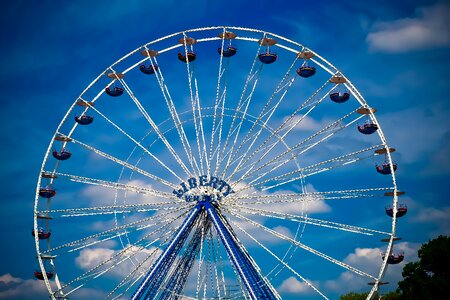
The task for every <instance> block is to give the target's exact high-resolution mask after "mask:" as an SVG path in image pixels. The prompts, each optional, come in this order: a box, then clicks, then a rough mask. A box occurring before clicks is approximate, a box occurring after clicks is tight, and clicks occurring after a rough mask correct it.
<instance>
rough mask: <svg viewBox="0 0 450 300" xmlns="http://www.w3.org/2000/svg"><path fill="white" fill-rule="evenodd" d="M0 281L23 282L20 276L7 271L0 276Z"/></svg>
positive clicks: (7, 282)
mask: <svg viewBox="0 0 450 300" xmlns="http://www.w3.org/2000/svg"><path fill="white" fill-rule="evenodd" d="M0 282H2V283H5V284H9V283H19V282H22V280H21V279H20V278H16V277H13V276H12V275H11V274H9V273H7V274H4V275H2V276H0Z"/></svg>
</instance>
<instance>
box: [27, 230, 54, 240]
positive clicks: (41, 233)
mask: <svg viewBox="0 0 450 300" xmlns="http://www.w3.org/2000/svg"><path fill="white" fill-rule="evenodd" d="M37 232H38V238H39V239H40V240H45V239H48V238H49V237H50V235H51V232H50V231H48V232H47V231H45V230H44V229H43V228H39V229H38V231H37ZM31 234H32V235H33V236H35V232H34V230H32V231H31Z"/></svg>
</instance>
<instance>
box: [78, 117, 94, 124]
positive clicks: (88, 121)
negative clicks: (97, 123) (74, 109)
mask: <svg viewBox="0 0 450 300" xmlns="http://www.w3.org/2000/svg"><path fill="white" fill-rule="evenodd" d="M93 121H94V117H91V116H86V115H83V116H81V117H79V116H76V117H75V122H77V123H78V124H80V125H89V124H91V123H92V122H93Z"/></svg>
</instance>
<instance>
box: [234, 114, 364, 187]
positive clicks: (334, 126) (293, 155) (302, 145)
mask: <svg viewBox="0 0 450 300" xmlns="http://www.w3.org/2000/svg"><path fill="white" fill-rule="evenodd" d="M353 113H354V112H350V113H349V114H347V115H345V116H344V117H342V118H340V119H339V120H337V121H335V122H333V123H331V124H329V125H328V126H326V127H325V128H323V129H321V130H319V131H318V132H316V133H315V134H313V135H311V136H310V137H308V138H306V139H304V140H303V141H301V142H299V143H297V144H296V145H295V146H294V147H292V148H289V149H288V150H286V151H285V152H283V153H281V154H279V155H277V156H276V157H274V158H273V159H271V160H269V161H268V162H266V163H264V164H263V165H261V166H260V167H258V168H257V169H255V170H253V171H252V172H250V173H248V174H247V175H246V177H242V179H241V181H242V180H244V179H246V178H249V177H250V176H252V175H254V174H255V175H257V174H259V175H258V176H257V177H256V178H255V179H253V182H256V181H257V180H259V179H261V178H262V177H264V176H266V175H267V174H269V173H271V172H274V171H276V170H278V169H279V168H280V167H282V166H284V165H286V163H288V162H290V161H292V160H295V159H297V157H299V156H300V155H302V154H304V153H306V152H308V151H310V150H311V149H313V148H314V147H317V146H318V145H320V144H322V143H323V142H325V141H326V140H328V139H330V138H331V137H333V136H334V135H335V134H336V133H337V132H339V131H341V130H343V129H345V128H347V127H349V126H350V125H351V124H353V123H355V122H356V121H357V120H359V119H360V118H361V116H360V117H357V118H356V119H353V120H351V121H350V122H349V123H348V124H345V125H342V124H341V122H342V121H343V120H344V119H346V118H348V117H349V116H350V115H352V114H353ZM339 124H341V125H339ZM322 134H326V135H325V136H324V137H322V138H321V139H319V140H317V141H315V142H310V141H311V140H313V139H315V138H316V137H319V136H320V135H322ZM307 142H310V143H309V144H306V143H307ZM296 150H298V151H297V152H294V151H296ZM288 155H290V157H289V158H285V157H286V156H288ZM282 159H284V160H282ZM280 160H282V161H281V163H279V164H278V165H277V166H275V167H271V168H270V169H269V170H268V171H266V172H263V173H258V172H259V171H261V170H262V169H263V168H265V167H267V166H270V165H272V164H273V163H274V162H278V161H280ZM237 183H238V182H235V183H234V184H237ZM251 186H253V185H251Z"/></svg>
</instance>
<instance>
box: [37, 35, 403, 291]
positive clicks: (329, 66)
mask: <svg viewBox="0 0 450 300" xmlns="http://www.w3.org/2000/svg"><path fill="white" fill-rule="evenodd" d="M219 29H221V30H224V31H226V30H227V29H230V30H237V31H239V30H241V31H246V30H247V31H250V32H257V33H262V34H264V36H265V35H269V36H272V37H275V38H277V39H281V40H283V41H285V42H289V43H292V44H294V45H296V46H299V47H301V48H302V50H303V49H307V50H308V51H311V52H312V53H314V55H315V57H317V59H320V60H321V61H317V60H314V59H312V60H313V61H314V62H315V63H317V64H318V65H319V66H320V67H321V68H322V69H323V70H325V71H327V72H328V73H330V75H331V76H335V75H339V76H342V77H344V78H345V79H346V83H345V86H346V87H347V88H348V89H349V90H350V91H351V92H352V94H353V95H354V96H355V99H356V100H357V101H358V102H359V103H360V104H361V106H362V107H366V108H370V106H368V104H367V103H366V101H365V99H364V98H363V97H362V95H361V94H360V93H359V91H358V90H357V89H356V88H355V87H354V86H353V84H352V83H351V82H350V81H349V80H348V78H346V77H345V75H343V74H342V73H341V72H340V71H339V70H338V69H337V68H335V67H334V66H333V65H332V64H331V63H329V62H328V61H326V60H325V59H323V58H322V57H321V56H319V55H318V54H317V53H315V52H314V51H312V50H311V49H309V48H307V47H305V46H303V45H302V44H299V43H296V42H294V41H291V40H289V39H287V38H284V37H282V36H279V35H276V34H273V33H271V32H267V31H263V30H257V29H251V28H245V27H233V26H230V27H228V26H216V27H201V28H195V29H189V30H185V31H180V32H177V33H173V34H170V35H166V36H164V37H162V38H159V39H156V40H153V41H151V42H149V43H147V44H144V45H143V46H141V47H138V48H137V49H136V50H133V51H131V52H129V53H128V54H127V55H125V56H123V57H122V58H120V59H119V60H117V61H116V62H115V63H113V64H112V65H110V66H109V67H108V68H106V70H105V71H104V72H103V73H101V74H100V75H99V76H98V77H97V78H96V79H95V80H94V81H93V82H91V83H90V84H89V85H88V86H87V88H86V89H85V90H84V91H83V92H82V93H81V94H80V96H79V97H77V99H76V100H75V101H74V103H73V104H72V106H71V107H70V108H69V110H68V111H67V113H66V115H65V116H64V117H63V119H62V121H61V122H60V124H59V125H58V127H57V129H56V131H55V133H54V135H53V138H52V140H51V142H50V144H49V147H48V149H47V151H46V154H45V155H44V159H43V163H42V167H41V171H40V175H39V176H38V182H37V186H36V194H35V195H36V196H35V206H34V226H33V227H34V232H35V233H36V232H37V230H38V217H39V210H38V201H39V188H40V187H41V179H42V173H43V172H45V171H47V169H46V168H45V165H46V162H47V160H48V158H49V156H50V153H51V148H52V147H53V145H54V143H55V139H56V137H57V136H58V134H59V130H60V128H61V126H62V125H63V124H64V123H65V122H66V120H67V118H68V116H69V115H70V113H71V112H72V111H73V110H74V107H75V105H76V103H77V102H78V101H80V100H81V101H84V100H83V95H84V94H85V92H86V91H87V90H89V89H90V87H92V86H93V85H94V84H95V83H96V82H97V81H98V80H99V78H101V77H102V76H104V74H105V73H106V72H107V71H111V70H113V67H114V66H116V65H117V64H118V63H120V62H122V61H123V60H125V59H126V58H128V57H129V56H131V55H133V54H135V53H136V52H138V51H142V49H147V48H148V47H149V46H151V45H153V44H156V43H158V42H160V41H162V40H165V39H169V38H171V37H175V36H178V35H184V36H186V34H187V33H194V32H203V31H209V30H211V31H214V30H219ZM211 40H220V38H217V37H214V38H206V39H205V40H202V39H198V40H197V42H198V43H202V42H209V41H211ZM236 40H241V41H245V39H240V37H239V36H238V37H236ZM251 41H253V40H251ZM181 46H182V45H177V47H181ZM277 46H278V47H281V48H282V49H284V50H286V51H290V52H293V53H297V52H298V51H297V52H296V51H295V50H293V49H290V48H289V47H288V46H285V47H283V45H280V44H277ZM173 47H174V46H172V47H169V48H170V49H169V48H166V49H162V50H161V51H158V53H164V52H167V51H170V50H173V49H174V48H173ZM175 48H176V47H175ZM145 60H146V59H145V58H144V59H143V61H145ZM321 62H323V63H324V64H325V65H322V64H321ZM139 63H140V62H139ZM188 64H189V63H188ZM136 65H137V64H136ZM136 65H134V67H132V68H129V69H128V70H125V71H124V72H123V74H126V73H127V72H128V71H129V70H131V69H134V68H135V67H136ZM333 71H334V72H333ZM121 74H122V73H121ZM101 94H102V92H100V93H99V95H97V97H95V98H94V99H93V100H92V103H95V101H96V100H97V99H98V98H99V97H100V96H101ZM89 107H90V105H88V106H87V108H86V110H87V109H88V108H89ZM369 116H370V118H371V119H372V120H373V121H374V122H375V123H376V124H378V125H379V123H378V121H377V119H376V117H375V114H374V112H373V111H370V114H369ZM77 126H78V124H77V123H75V124H74V127H73V128H72V130H71V131H70V133H69V134H68V135H67V137H68V138H69V139H70V138H71V134H72V133H73V132H74V131H75V129H76V128H77ZM377 134H378V135H379V137H380V139H381V141H382V146H383V147H384V149H386V158H387V161H388V162H389V164H390V165H391V168H392V164H393V160H392V157H391V154H390V151H389V146H388V144H387V141H386V138H385V136H384V134H383V131H382V128H381V126H380V125H379V130H378V132H377ZM67 142H68V141H65V142H64V145H65V143H67ZM57 168H58V163H57V164H56V166H55V168H54V170H53V173H56V172H57ZM391 177H392V181H393V187H392V190H393V191H394V192H393V193H394V195H393V205H394V206H396V205H398V197H397V193H396V191H397V183H396V177H395V174H394V172H391ZM391 231H392V232H391V237H390V240H389V242H388V246H387V252H389V251H391V249H392V245H393V241H394V239H395V231H396V214H394V216H393V218H392V226H391ZM35 245H36V250H37V252H38V262H39V265H40V267H41V270H44V269H45V267H44V263H43V259H42V256H41V251H40V242H39V238H38V235H37V234H35ZM50 261H51V265H52V268H53V270H54V273H55V275H56V276H55V279H56V280H55V281H56V284H57V286H58V287H59V288H60V285H61V284H60V282H59V279H58V276H57V272H56V270H55V266H54V265H53V260H52V259H51V260H50ZM386 266H387V257H386V258H385V259H384V260H383V264H382V267H381V268H380V273H379V276H378V279H376V280H375V282H378V281H379V280H380V278H382V276H383V275H384V272H385V271H386ZM43 275H44V282H45V284H46V286H47V289H48V290H49V291H50V292H51V291H53V289H52V288H51V286H50V283H49V279H48V278H47V274H46V273H45V272H44V274H43ZM376 288H377V284H375V285H374V287H373V288H372V290H371V292H370V294H373V292H374V291H375V289H376ZM53 296H54V295H53ZM53 296H52V297H53Z"/></svg>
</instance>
